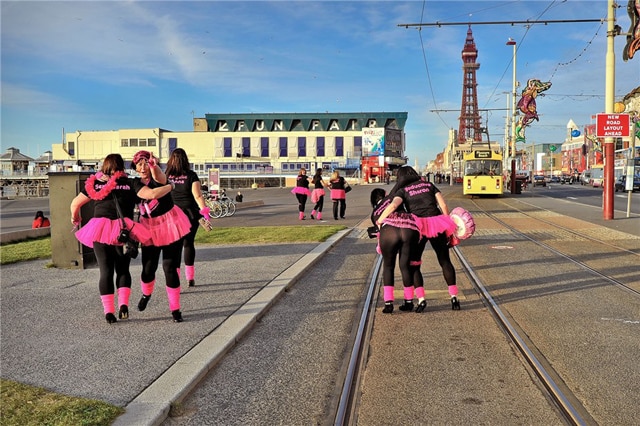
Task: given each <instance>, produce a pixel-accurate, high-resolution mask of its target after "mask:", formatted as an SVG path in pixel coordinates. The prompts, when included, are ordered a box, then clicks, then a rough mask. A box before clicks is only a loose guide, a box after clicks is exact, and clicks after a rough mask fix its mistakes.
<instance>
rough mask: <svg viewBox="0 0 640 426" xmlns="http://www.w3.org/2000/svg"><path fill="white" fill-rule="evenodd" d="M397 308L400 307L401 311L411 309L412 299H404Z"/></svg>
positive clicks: (409, 310)
mask: <svg viewBox="0 0 640 426" xmlns="http://www.w3.org/2000/svg"><path fill="white" fill-rule="evenodd" d="M398 309H400V310H401V311H405V312H411V311H413V301H411V300H406V299H405V301H404V303H403V304H402V305H400V307H399V308H398Z"/></svg>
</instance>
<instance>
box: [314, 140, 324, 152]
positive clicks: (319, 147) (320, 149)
mask: <svg viewBox="0 0 640 426" xmlns="http://www.w3.org/2000/svg"><path fill="white" fill-rule="evenodd" d="M316 157H324V136H318V137H317V138H316Z"/></svg>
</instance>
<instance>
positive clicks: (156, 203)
mask: <svg viewBox="0 0 640 426" xmlns="http://www.w3.org/2000/svg"><path fill="white" fill-rule="evenodd" d="M132 167H134V168H135V169H136V172H138V176H139V177H137V178H135V179H134V180H133V187H134V189H135V190H136V192H139V191H140V190H141V189H142V188H144V187H147V188H151V189H154V188H159V187H163V186H165V187H168V188H169V191H167V193H166V195H164V196H163V197H161V198H158V199H145V197H142V196H140V198H142V199H143V200H142V202H141V203H140V206H139V209H140V223H141V224H143V225H144V226H145V227H146V228H147V229H149V232H150V234H151V240H150V243H148V244H146V245H145V244H143V245H142V250H141V252H142V275H141V276H140V286H141V287H142V298H141V299H140V302H138V310H140V311H144V310H145V309H146V308H147V304H148V303H149V299H150V298H151V294H152V293H153V290H154V287H155V283H156V271H157V269H158V262H159V261H160V254H162V270H163V271H164V277H165V285H166V291H167V299H168V300H169V310H170V311H171V316H172V317H173V321H174V322H182V312H181V311H180V277H179V276H178V270H179V269H180V260H181V257H182V238H183V237H185V236H186V235H188V234H189V232H190V231H191V223H190V222H189V218H188V217H187V216H186V215H185V214H184V212H183V211H182V210H181V209H180V208H179V207H178V206H176V205H175V204H174V203H173V199H172V198H171V195H170V194H169V192H170V191H171V189H173V184H172V183H171V182H168V181H167V177H166V175H165V174H164V173H163V172H162V169H160V166H158V160H157V159H156V158H155V157H154V156H153V154H151V153H150V152H149V151H138V152H137V153H136V154H135V155H134V156H133V162H132Z"/></svg>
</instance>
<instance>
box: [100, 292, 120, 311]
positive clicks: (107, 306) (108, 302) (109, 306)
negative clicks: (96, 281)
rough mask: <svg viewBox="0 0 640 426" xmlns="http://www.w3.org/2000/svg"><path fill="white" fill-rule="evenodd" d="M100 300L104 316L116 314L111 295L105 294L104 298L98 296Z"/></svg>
mask: <svg viewBox="0 0 640 426" xmlns="http://www.w3.org/2000/svg"><path fill="white" fill-rule="evenodd" d="M100 299H102V307H103V309H104V313H105V314H113V313H115V312H116V308H115V307H114V306H113V301H114V299H115V297H114V295H113V294H105V295H104V296H100Z"/></svg>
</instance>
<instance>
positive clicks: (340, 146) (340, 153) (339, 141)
mask: <svg viewBox="0 0 640 426" xmlns="http://www.w3.org/2000/svg"><path fill="white" fill-rule="evenodd" d="M336 157H344V137H342V136H336Z"/></svg>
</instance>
